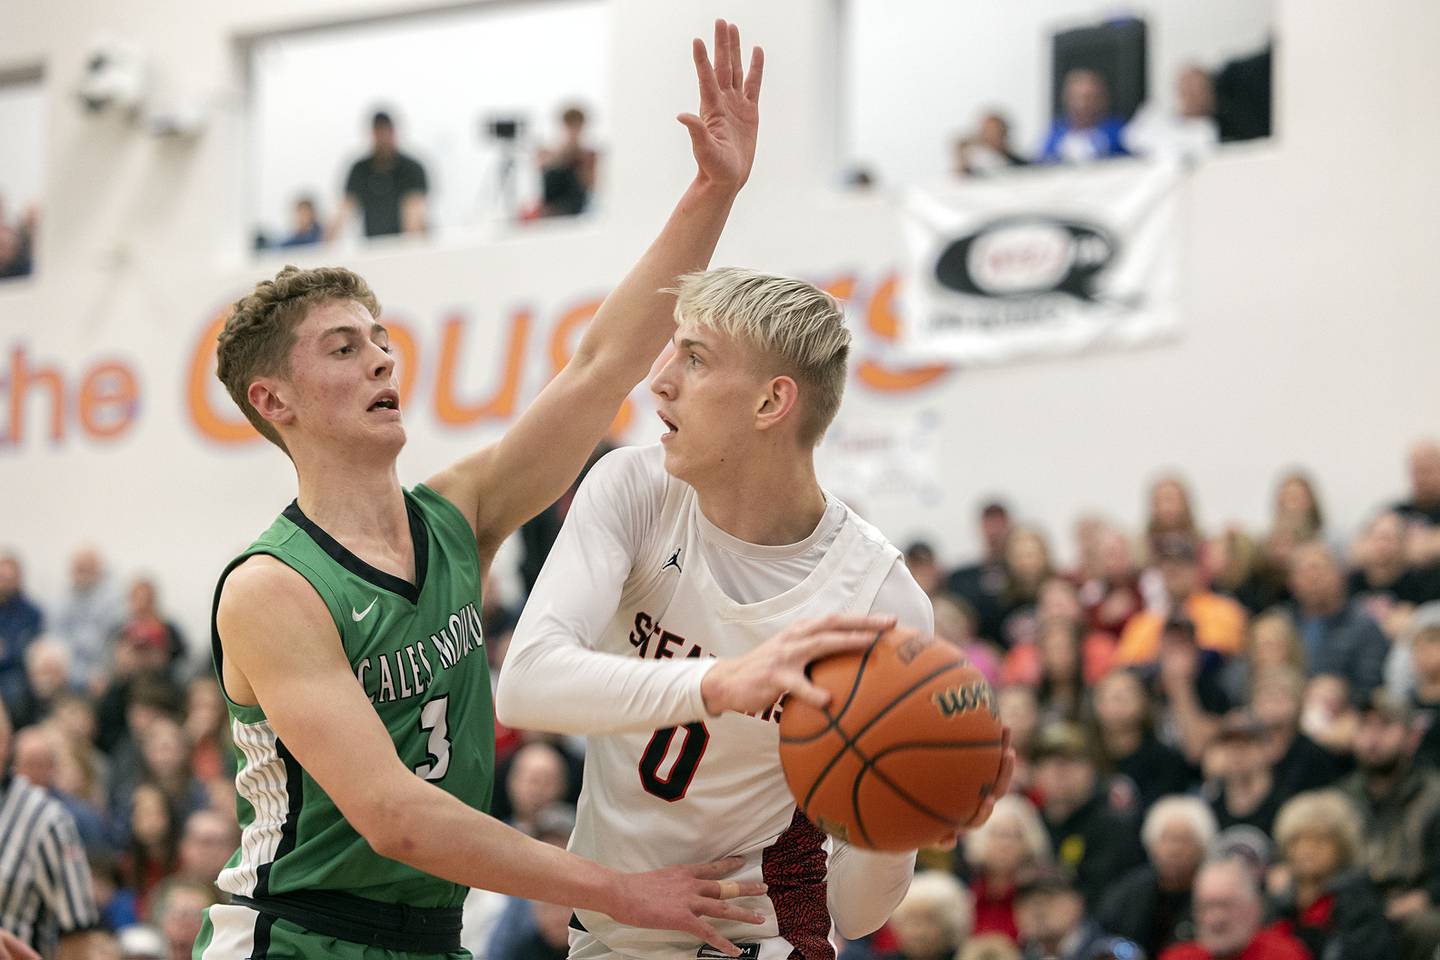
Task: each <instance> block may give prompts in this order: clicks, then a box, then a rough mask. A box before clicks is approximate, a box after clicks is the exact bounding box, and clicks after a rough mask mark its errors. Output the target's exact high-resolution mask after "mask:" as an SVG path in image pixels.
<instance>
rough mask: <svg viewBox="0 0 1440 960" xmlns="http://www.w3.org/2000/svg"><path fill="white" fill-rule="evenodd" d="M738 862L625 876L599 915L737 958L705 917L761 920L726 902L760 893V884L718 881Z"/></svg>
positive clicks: (735, 951)
mask: <svg viewBox="0 0 1440 960" xmlns="http://www.w3.org/2000/svg"><path fill="white" fill-rule="evenodd" d="M744 862H745V861H744V860H742V859H741V858H739V857H729V858H727V859H725V860H716V861H715V862H713V863H699V864H693V865H690V866H682V867H667V868H665V869H664V870H652V871H650V872H649V873H632V874H629V875H627V876H626V877H625V882H624V883H623V884H621V886H620V889H618V890H617V891H616V894H617V897H618V898H619V899H618V901H617V902H616V904H615V905H614V906H612V907H610V908H608V909H606V910H605V912H606V913H608V914H609V915H610V916H611V917H613V918H615V919H616V920H618V921H620V922H621V923H623V924H625V925H626V926H631V927H647V928H649V929H652V930H683V931H684V932H686V933H689V934H693V935H694V936H695V937H697V938H698V939H701V940H704V941H705V942H706V943H708V944H710V946H712V947H714V948H715V949H716V950H719V951H721V952H722V953H724V954H726V955H727V956H731V957H738V956H739V955H740V950H739V948H737V947H736V946H735V944H733V943H731V942H730V941H729V940H727V939H725V938H724V937H722V936H721V935H720V933H719V931H717V930H716V929H715V927H714V926H713V925H712V924H711V923H710V922H709V921H708V920H706V919H705V918H706V917H719V918H721V919H724V920H733V921H736V922H739V923H764V922H765V918H764V917H763V916H761V915H760V914H758V913H756V912H755V911H753V910H746V909H745V908H744V907H741V906H737V905H735V904H732V903H730V902H729V901H730V900H733V899H734V898H736V897H758V896H760V895H761V894H763V893H764V892H765V884H763V883H758V882H754V881H746V882H744V883H741V882H738V881H735V880H722V879H721V878H722V877H724V876H727V875H728V874H732V873H734V872H735V871H736V870H739V869H740V867H741V866H742V865H743V864H744Z"/></svg>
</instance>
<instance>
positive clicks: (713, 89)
mask: <svg viewBox="0 0 1440 960" xmlns="http://www.w3.org/2000/svg"><path fill="white" fill-rule="evenodd" d="M690 53H691V55H692V56H693V57H694V58H695V76H696V77H697V78H698V79H699V80H700V106H701V107H702V108H704V107H708V106H710V105H712V104H714V103H715V102H716V101H717V100H719V99H720V87H719V85H718V84H717V83H716V82H715V69H714V68H713V67H712V66H710V55H709V54H707V53H706V52H705V41H704V40H701V39H700V38H699V37H696V38H695V39H694V40H693V41H692V42H691V44H690Z"/></svg>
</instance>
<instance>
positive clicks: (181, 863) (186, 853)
mask: <svg viewBox="0 0 1440 960" xmlns="http://www.w3.org/2000/svg"><path fill="white" fill-rule="evenodd" d="M239 846H240V828H239V827H238V826H237V825H236V823H235V819H234V818H233V817H231V816H230V815H228V814H224V813H217V812H216V811H214V810H196V811H195V812H194V813H192V814H190V816H189V817H187V818H186V820H185V828H184V829H183V830H182V831H181V833H180V846H179V849H178V852H177V854H176V856H177V862H176V866H175V876H177V877H182V878H184V879H186V880H189V881H191V882H194V883H203V884H205V885H207V886H209V887H211V888H212V890H213V888H214V886H215V879H216V878H217V877H219V876H220V871H221V870H223V869H225V863H226V861H228V860H229V859H230V855H231V854H233V853H234V852H235V850H236V848H238V847H239ZM213 893H214V895H215V899H217V900H220V901H222V902H225V901H228V899H229V898H228V897H227V896H224V895H222V894H221V893H220V891H219V890H213Z"/></svg>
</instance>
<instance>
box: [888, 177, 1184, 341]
mask: <svg viewBox="0 0 1440 960" xmlns="http://www.w3.org/2000/svg"><path fill="white" fill-rule="evenodd" d="M1181 182H1182V176H1181V170H1180V168H1179V166H1178V165H1175V164H1171V163H1145V162H1140V161H1112V162H1109V163H1104V164H1099V165H1096V166H1094V167H1092V168H1089V169H1086V170H1078V171H1077V170H1073V169H1070V170H1065V171H1016V172H1014V173H1011V174H1008V175H1006V176H1003V177H996V178H993V179H988V180H975V179H970V180H963V181H958V182H956V183H955V184H954V185H953V186H946V187H943V188H938V189H929V190H913V191H910V192H909V193H907V194H906V196H905V198H904V202H903V211H904V220H905V228H906V234H907V239H908V244H909V257H910V260H909V267H908V270H907V273H906V282H905V284H904V288H903V305H902V310H903V312H902V318H903V328H904V344H905V349H906V352H907V353H909V354H913V355H914V356H915V357H916V358H922V357H923V358H925V359H928V360H934V359H941V360H945V361H949V362H953V363H958V364H962V365H963V364H976V363H996V362H1003V361H1007V360H1012V359H1016V358H1020V357H1027V356H1055V355H1060V354H1068V353H1076V352H1079V351H1082V350H1088V349H1090V348H1092V347H1099V346H1112V345H1113V346H1129V345H1133V344H1139V343H1145V342H1147V341H1151V340H1156V339H1159V338H1163V337H1167V336H1171V335H1174V334H1175V333H1177V332H1178V331H1179V329H1180V315H1179V314H1180V311H1179V302H1178V301H1179V289H1178V287H1179V264H1180V242H1181V241H1180V238H1181V236H1182V229H1181V224H1180V223H1179V219H1180V217H1179V211H1180V206H1181V204H1180V185H1181Z"/></svg>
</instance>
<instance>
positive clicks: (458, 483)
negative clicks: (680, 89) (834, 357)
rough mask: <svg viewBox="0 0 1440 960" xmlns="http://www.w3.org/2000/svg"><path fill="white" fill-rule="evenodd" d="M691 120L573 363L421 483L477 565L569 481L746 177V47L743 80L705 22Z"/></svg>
mask: <svg viewBox="0 0 1440 960" xmlns="http://www.w3.org/2000/svg"><path fill="white" fill-rule="evenodd" d="M694 57H695V70H696V73H697V75H698V77H699V81H700V113H699V115H698V116H697V115H695V114H688V113H687V114H681V115H680V117H679V120H680V122H681V123H682V124H684V125H685V128H686V129H687V130H688V131H689V133H690V142H691V147H692V148H693V150H694V153H695V162H696V165H697V168H698V169H697V171H696V175H695V180H694V182H693V183H691V185H690V187H689V189H688V190H686V191H685V194H684V196H682V197H681V198H680V202H679V204H678V205H677V206H676V207H675V211H674V212H673V213H672V214H671V215H670V219H669V220H668V221H667V222H666V224H665V227H664V229H663V230H661V232H660V236H659V237H657V238H656V240H655V242H654V243H653V244H651V246H650V248H649V249H648V250H646V251H645V254H644V255H643V256H642V257H641V258H640V261H639V262H638V263H637V264H636V265H635V267H634V268H633V269H631V271H630V273H629V274H628V275H627V276H626V277H625V279H624V280H622V281H621V282H620V285H619V286H617V287H616V288H615V289H614V291H612V292H611V294H610V296H608V297H606V298H605V302H604V303H603V304H601V306H600V310H599V312H598V313H596V315H595V319H594V321H592V322H591V324H590V327H589V329H588V330H587V331H586V333H585V336H584V338H583V339H582V340H581V342H580V346H579V348H578V349H577V350H576V352H575V356H574V357H573V358H572V359H571V360H570V362H569V363H568V364H566V366H565V368H564V369H563V370H561V371H560V373H559V374H558V375H557V376H556V377H555V379H554V380H553V381H551V383H550V384H549V386H547V387H546V388H545V389H544V390H543V391H542V392H541V394H540V396H539V397H537V398H536V400H535V402H534V403H533V404H531V405H530V408H529V409H528V410H526V411H525V413H524V414H523V415H522V416H521V417H520V419H519V420H518V421H517V422H516V423H515V425H514V426H513V427H511V428H510V430H509V431H508V432H507V433H506V434H505V436H503V437H501V438H500V440H499V441H497V442H496V443H495V444H494V445H492V446H490V447H487V448H485V449H483V450H480V451H478V452H477V453H474V454H472V455H471V456H469V457H466V458H465V459H463V460H461V461H460V462H459V463H456V464H455V465H454V466H452V467H450V468H449V469H447V470H445V471H444V472H443V473H441V474H440V475H438V476H437V477H435V478H434V479H432V480H431V481H429V484H430V486H431V487H433V488H434V489H435V490H437V491H439V492H440V493H441V494H442V495H443V496H445V497H447V498H448V499H450V500H451V501H452V502H453V503H455V505H456V506H457V507H459V508H460V511H461V512H462V513H464V514H465V515H466V516H467V517H472V518H473V523H474V526H475V535H476V539H477V541H478V542H479V544H480V555H481V560H482V562H485V563H488V561H489V560H490V558H491V557H493V556H494V552H495V550H496V549H497V548H498V547H499V545H500V543H501V542H502V541H503V540H504V539H505V538H506V537H507V536H509V535H510V534H511V533H512V532H513V531H514V530H515V529H516V528H517V527H519V526H520V524H522V523H524V522H525V521H526V520H528V519H529V518H531V517H533V516H534V515H535V514H537V513H539V512H540V511H541V510H543V509H544V508H545V507H546V506H547V505H548V504H550V503H552V502H553V501H554V500H555V499H556V498H558V497H559V496H560V495H561V494H562V493H564V492H565V489H566V488H567V487H568V486H569V485H570V484H571V482H573V481H574V479H575V477H576V475H577V474H578V473H579V472H580V468H581V466H583V465H584V463H585V458H586V457H588V456H589V455H590V452H591V451H592V450H593V449H594V448H595V444H596V443H598V442H599V441H600V440H601V439H602V438H603V437H604V435H605V431H606V430H607V429H608V428H609V426H610V423H611V421H612V420H613V419H614V417H615V413H616V411H618V410H619V408H620V404H621V403H622V402H624V400H625V398H626V397H627V396H628V395H629V393H630V391H631V390H632V389H634V387H635V385H636V384H637V383H639V382H640V381H641V379H643V378H644V376H645V375H646V373H647V372H648V371H649V369H650V365H651V363H652V362H653V361H654V359H655V357H656V356H657V355H658V354H659V353H660V350H661V349H662V348H663V347H664V346H665V344H666V343H667V342H668V341H669V339H670V336H671V334H672V333H673V331H674V320H673V312H674V307H675V299H674V297H673V296H672V295H670V294H666V293H661V292H660V291H661V290H663V289H665V288H668V287H670V286H671V285H673V284H674V282H675V279H676V278H677V277H678V276H680V275H681V274H685V273H689V272H692V271H696V270H703V269H705V267H706V266H707V265H708V264H709V263H710V256H711V254H712V253H714V250H715V244H716V243H717V242H718V241H719V239H720V232H721V230H722V229H723V228H724V226H725V221H726V218H727V217H728V216H729V215H730V207H731V205H732V204H733V203H734V200H735V195H736V193H737V192H738V191H739V190H740V188H741V187H742V186H743V185H744V183H745V181H746V179H747V178H748V177H749V176H750V167H751V164H752V162H753V161H754V158H755V139H756V132H757V130H758V127H759V118H760V112H759V99H760V76H761V71H762V68H763V62H764V57H763V55H762V53H761V51H760V49H759V48H758V47H757V48H756V49H755V51H754V53H753V55H752V56H751V59H750V70H749V74H748V76H747V75H746V74H745V71H744V70H743V69H742V67H741V64H740V32H739V30H738V29H736V28H735V27H734V26H733V25H732V24H727V23H726V22H725V21H723V20H717V21H716V22H715V63H714V64H713V65H712V64H711V63H710V58H709V57H708V55H707V54H706V50H705V44H704V43H703V42H701V41H700V40H696V41H695V43H694Z"/></svg>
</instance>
